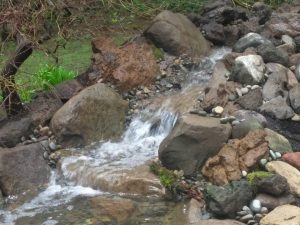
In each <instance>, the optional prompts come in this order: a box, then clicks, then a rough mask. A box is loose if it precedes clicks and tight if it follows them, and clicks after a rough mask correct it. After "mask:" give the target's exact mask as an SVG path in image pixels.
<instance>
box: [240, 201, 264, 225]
mask: <svg viewBox="0 0 300 225" xmlns="http://www.w3.org/2000/svg"><path fill="white" fill-rule="evenodd" d="M267 213H268V209H267V208H266V207H262V206H261V202H260V201H259V200H256V199H255V200H253V201H252V202H251V203H250V205H249V207H248V206H246V205H245V206H244V207H243V208H242V210H241V211H239V212H237V216H236V218H235V219H236V220H239V221H241V222H243V223H246V224H247V225H260V223H259V222H260V220H261V219H262V218H263V217H264V216H265V215H266V214H267Z"/></svg>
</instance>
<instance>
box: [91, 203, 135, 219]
mask: <svg viewBox="0 0 300 225" xmlns="http://www.w3.org/2000/svg"><path fill="white" fill-rule="evenodd" d="M89 202H90V204H91V207H92V209H93V210H95V215H97V216H98V215H99V214H100V215H102V216H104V217H108V218H110V219H111V220H113V221H116V222H117V223H118V224H120V223H124V222H126V221H127V220H129V219H130V217H131V216H132V215H133V213H134V211H135V209H136V204H135V203H134V202H133V201H132V200H129V199H124V198H104V197H94V198H91V199H90V200H89Z"/></svg>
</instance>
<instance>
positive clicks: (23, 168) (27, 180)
mask: <svg viewBox="0 0 300 225" xmlns="http://www.w3.org/2000/svg"><path fill="white" fill-rule="evenodd" d="M43 153H44V149H43V146H42V145H41V144H39V143H35V144H31V145H21V146H17V147H14V148H5V149H0V189H1V191H2V193H3V194H4V195H5V196H8V195H16V194H21V193H23V192H25V191H28V190H32V189H38V188H39V187H40V186H42V185H45V184H46V183H47V182H48V181H49V177H50V168H49V166H48V165H47V163H46V162H45V160H44V158H43Z"/></svg>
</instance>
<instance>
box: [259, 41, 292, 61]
mask: <svg viewBox="0 0 300 225" xmlns="http://www.w3.org/2000/svg"><path fill="white" fill-rule="evenodd" d="M257 53H258V54H259V55H261V56H262V58H263V59H264V62H265V63H279V64H281V65H284V66H288V64H289V55H288V54H287V53H286V52H285V51H284V50H282V49H278V48H276V47H275V46H274V45H264V44H263V45H260V46H259V47H258V48H257Z"/></svg>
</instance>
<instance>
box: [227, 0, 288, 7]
mask: <svg viewBox="0 0 300 225" xmlns="http://www.w3.org/2000/svg"><path fill="white" fill-rule="evenodd" d="M232 1H233V3H234V4H236V5H240V6H243V7H245V8H251V7H252V5H253V4H254V3H255V2H258V1H257V0H232ZM264 2H265V3H266V4H268V5H270V6H272V7H277V6H279V5H281V4H283V3H292V2H293V0H264Z"/></svg>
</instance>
